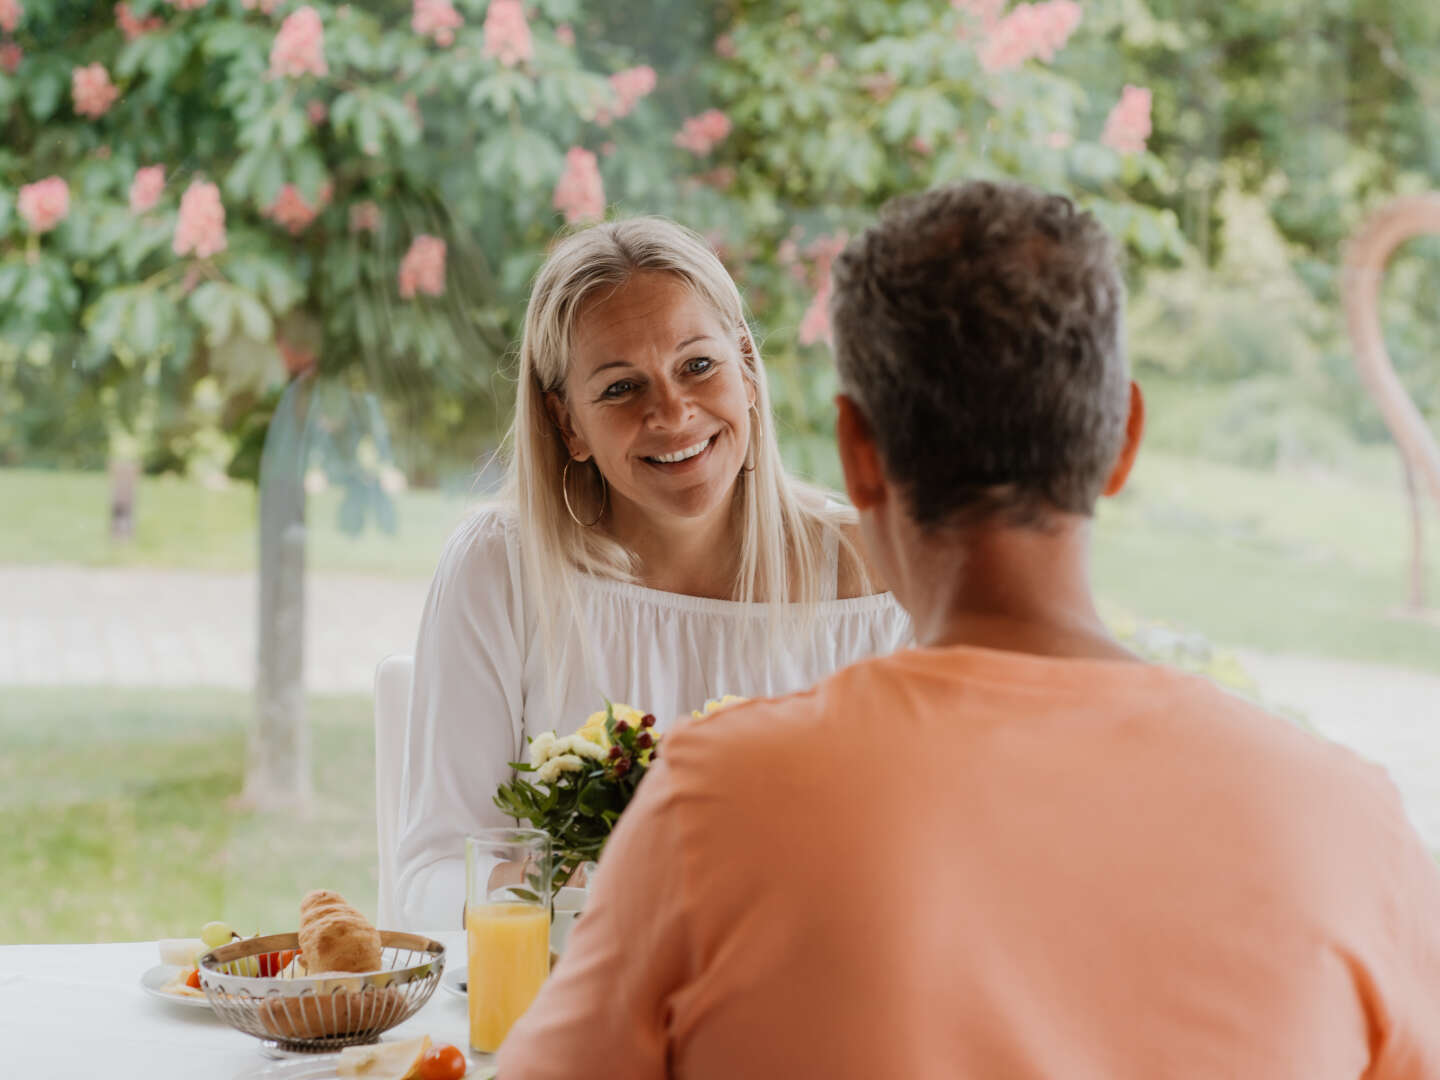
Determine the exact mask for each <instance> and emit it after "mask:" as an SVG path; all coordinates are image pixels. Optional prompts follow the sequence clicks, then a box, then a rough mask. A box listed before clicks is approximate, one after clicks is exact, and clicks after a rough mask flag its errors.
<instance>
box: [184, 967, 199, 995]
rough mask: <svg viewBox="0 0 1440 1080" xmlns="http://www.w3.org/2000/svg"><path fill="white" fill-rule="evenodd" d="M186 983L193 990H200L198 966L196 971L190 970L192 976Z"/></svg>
mask: <svg viewBox="0 0 1440 1080" xmlns="http://www.w3.org/2000/svg"><path fill="white" fill-rule="evenodd" d="M185 985H186V986H188V987H190V989H192V990H199V989H200V969H199V968H196V969H195V970H194V971H192V972H190V977H189V978H188V979H186V980H185Z"/></svg>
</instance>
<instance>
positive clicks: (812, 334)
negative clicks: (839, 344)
mask: <svg viewBox="0 0 1440 1080" xmlns="http://www.w3.org/2000/svg"><path fill="white" fill-rule="evenodd" d="M818 341H824V342H827V343H828V342H829V341H830V278H829V277H828V276H827V277H826V278H825V281H824V282H823V283H822V284H821V286H820V288H819V289H818V290H816V292H815V298H814V299H813V300H811V301H810V306H809V307H808V308H806V309H805V316H804V318H802V319H801V320H800V344H801V345H814V344H815V343H816V342H818Z"/></svg>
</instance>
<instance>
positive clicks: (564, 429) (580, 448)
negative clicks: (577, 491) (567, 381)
mask: <svg viewBox="0 0 1440 1080" xmlns="http://www.w3.org/2000/svg"><path fill="white" fill-rule="evenodd" d="M544 400H545V415H547V416H548V417H550V422H551V423H552V424H554V425H555V429H556V430H557V431H559V432H560V437H561V438H562V439H564V440H565V449H566V450H567V451H568V452H569V454H570V456H571V457H572V458H574V459H575V460H576V461H589V460H590V448H589V447H588V446H587V445H586V443H585V440H584V439H583V438H581V437H580V435H579V434H578V433H577V432H576V431H575V422H574V420H573V418H572V417H571V416H570V407H569V406H568V405H566V404H565V398H564V396H563V395H561V394H558V393H556V392H555V391H554V390H547V391H545V399H544Z"/></svg>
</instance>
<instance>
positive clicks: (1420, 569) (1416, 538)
mask: <svg viewBox="0 0 1440 1080" xmlns="http://www.w3.org/2000/svg"><path fill="white" fill-rule="evenodd" d="M1402 463H1403V464H1404V466H1405V496H1406V498H1408V499H1409V500H1410V610H1411V611H1412V612H1417V613H1418V612H1421V611H1424V610H1425V507H1424V506H1423V505H1421V503H1420V489H1419V488H1417V487H1416V486H1415V470H1414V469H1412V468H1411V467H1410V463H1409V462H1408V461H1403V459H1402Z"/></svg>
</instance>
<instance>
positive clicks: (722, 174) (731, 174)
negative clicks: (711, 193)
mask: <svg viewBox="0 0 1440 1080" xmlns="http://www.w3.org/2000/svg"><path fill="white" fill-rule="evenodd" d="M695 179H696V180H698V181H700V183H702V184H704V185H705V186H706V187H712V188H714V189H715V190H717V191H728V190H729V189H730V186H731V185H732V184H734V183H735V170H734V169H732V168H731V167H730V166H729V165H721V166H720V167H719V168H718V169H711V170H710V171H709V172H703V173H700V174H699V175H698V176H696V177H695Z"/></svg>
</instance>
